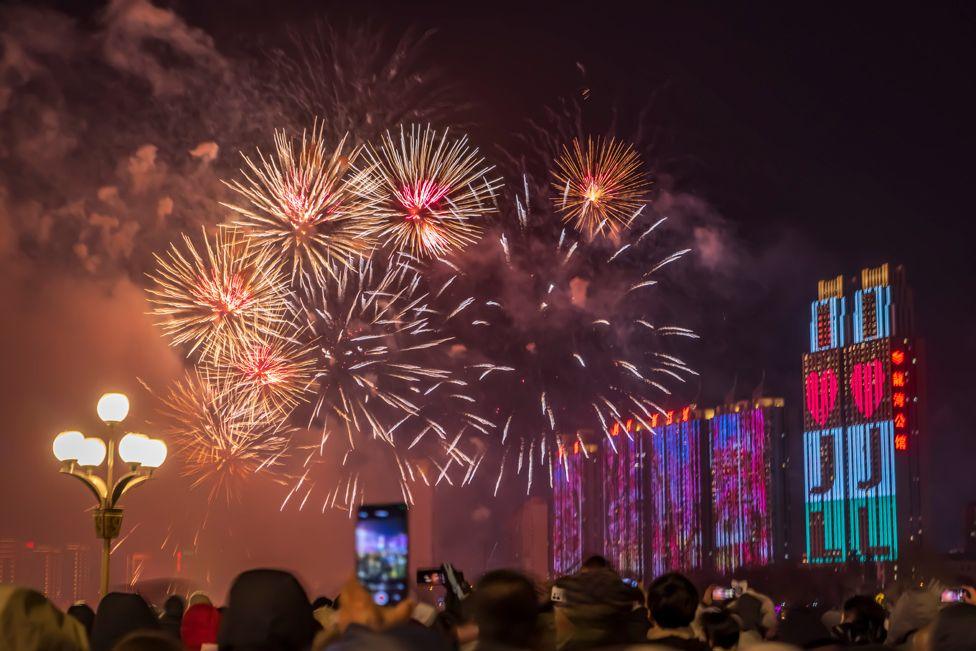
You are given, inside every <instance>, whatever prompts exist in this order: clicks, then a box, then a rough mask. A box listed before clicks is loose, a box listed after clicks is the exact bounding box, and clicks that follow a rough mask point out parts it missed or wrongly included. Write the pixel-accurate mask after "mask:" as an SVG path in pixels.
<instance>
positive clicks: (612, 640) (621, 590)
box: [553, 570, 634, 651]
mask: <svg viewBox="0 0 976 651" xmlns="http://www.w3.org/2000/svg"><path fill="white" fill-rule="evenodd" d="M553 594H554V596H558V599H553V610H554V613H553V615H554V620H555V629H556V648H557V649H559V650H560V651H580V650H583V649H597V648H600V647H604V646H610V645H614V644H627V643H628V642H633V641H634V640H631V639H630V631H631V630H632V629H631V627H630V626H629V623H630V622H629V618H630V616H631V613H632V611H633V610H634V592H633V589H632V588H631V587H630V586H629V585H627V584H626V583H624V582H623V581H622V580H621V579H620V576H618V575H617V573H616V572H611V571H610V570H590V571H588V572H580V573H579V574H575V575H573V576H564V577H562V578H561V579H559V580H557V581H556V584H555V586H554V587H553Z"/></svg>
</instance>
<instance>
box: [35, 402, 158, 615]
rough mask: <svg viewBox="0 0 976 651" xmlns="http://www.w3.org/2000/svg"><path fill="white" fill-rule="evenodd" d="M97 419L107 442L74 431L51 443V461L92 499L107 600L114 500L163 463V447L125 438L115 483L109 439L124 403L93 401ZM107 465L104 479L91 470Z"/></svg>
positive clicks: (115, 528)
mask: <svg viewBox="0 0 976 651" xmlns="http://www.w3.org/2000/svg"><path fill="white" fill-rule="evenodd" d="M97 411H98V417H99V418H101V419H102V422H104V423H105V425H106V428H107V429H108V437H107V439H108V441H107V442H106V441H104V440H102V439H100V438H94V437H88V436H85V435H84V434H82V433H81V432H77V431H70V432H61V433H60V434H58V435H57V436H56V437H55V439H54V456H55V457H56V458H57V460H58V461H60V462H61V472H63V473H64V474H66V475H71V476H72V477H76V478H78V479H80V480H81V481H82V483H84V484H85V486H87V487H88V488H89V490H91V492H92V493H94V495H95V499H96V500H97V502H98V506H97V507H96V508H95V535H96V536H98V537H99V538H101V539H102V542H103V545H102V581H101V590H102V596H103V597H104V596H105V595H106V594H108V577H109V561H110V559H111V555H112V539H113V538H117V537H118V535H119V531H120V530H121V528H122V509H121V508H119V506H118V504H119V500H121V499H122V496H123V495H125V494H126V493H127V492H129V491H130V490H132V489H133V488H135V487H136V486H138V485H139V484H142V483H143V482H145V481H146V480H148V479H149V478H150V477H151V476H152V473H153V471H154V470H155V469H156V468H158V467H159V466H161V465H163V462H164V461H165V460H166V444H165V443H163V442H162V441H160V440H159V439H154V438H149V437H148V436H146V435H145V434H136V433H134V432H129V433H127V434H125V435H124V436H123V437H122V439H121V440H120V441H118V454H119V459H121V460H122V463H124V464H125V465H126V467H127V472H126V473H125V474H123V475H122V476H121V477H119V478H118V479H117V480H116V479H115V449H116V441H115V438H116V436H117V435H118V428H119V424H120V423H121V422H122V421H124V420H125V417H126V416H128V415H129V399H128V398H126V397H125V395H124V394H121V393H106V394H105V395H103V396H102V397H101V398H99V400H98V407H97ZM106 458H107V459H108V464H107V471H106V474H105V477H104V478H103V477H101V476H99V475H98V474H96V472H95V471H96V469H97V468H98V467H99V466H101V465H102V462H104V461H105V460H106Z"/></svg>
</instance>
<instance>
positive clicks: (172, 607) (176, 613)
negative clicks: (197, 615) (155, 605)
mask: <svg viewBox="0 0 976 651" xmlns="http://www.w3.org/2000/svg"><path fill="white" fill-rule="evenodd" d="M183 608H184V606H183V597H181V596H179V595H176V594H171V595H170V596H168V597H166V601H165V602H163V614H164V615H166V616H167V617H172V618H175V619H179V618H180V617H182V616H183Z"/></svg>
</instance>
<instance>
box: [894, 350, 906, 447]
mask: <svg viewBox="0 0 976 651" xmlns="http://www.w3.org/2000/svg"><path fill="white" fill-rule="evenodd" d="M891 363H892V365H894V366H902V365H904V363H905V351H903V350H893V351H891ZM907 385H908V373H907V372H905V371H903V370H897V371H892V373H891V386H892V387H894V388H895V391H894V392H893V393H892V394H891V407H892V410H893V411H894V414H893V416H892V418H893V420H894V425H895V450H897V451H899V452H907V451H908V433H907V430H908V403H909V399H908V392H907V391H905V388H906V386H907Z"/></svg>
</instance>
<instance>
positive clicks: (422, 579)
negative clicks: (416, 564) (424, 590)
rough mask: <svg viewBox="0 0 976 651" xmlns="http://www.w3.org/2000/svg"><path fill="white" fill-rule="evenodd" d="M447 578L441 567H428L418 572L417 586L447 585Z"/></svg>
mask: <svg viewBox="0 0 976 651" xmlns="http://www.w3.org/2000/svg"><path fill="white" fill-rule="evenodd" d="M446 584H447V577H446V576H445V575H444V569H443V568H441V567H428V568H424V569H421V570H417V585H428V586H429V585H446Z"/></svg>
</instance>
